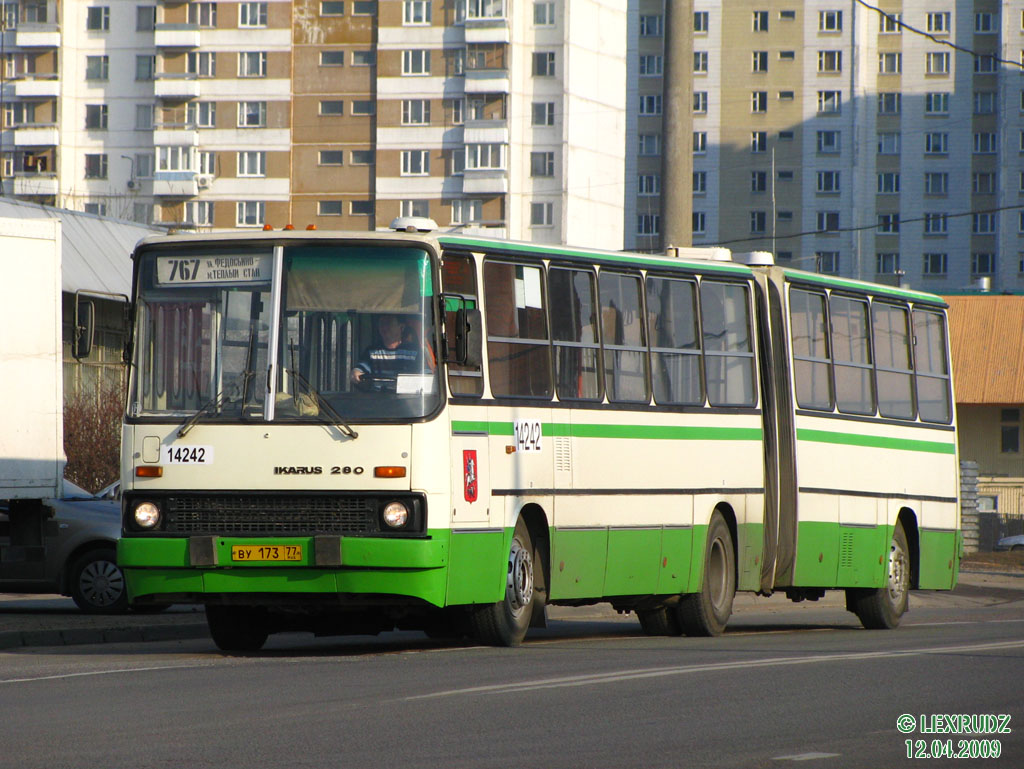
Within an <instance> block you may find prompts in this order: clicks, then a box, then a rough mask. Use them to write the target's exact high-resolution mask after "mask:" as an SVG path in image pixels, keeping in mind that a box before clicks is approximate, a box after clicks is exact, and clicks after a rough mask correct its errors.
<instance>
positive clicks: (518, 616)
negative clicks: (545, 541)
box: [470, 519, 543, 646]
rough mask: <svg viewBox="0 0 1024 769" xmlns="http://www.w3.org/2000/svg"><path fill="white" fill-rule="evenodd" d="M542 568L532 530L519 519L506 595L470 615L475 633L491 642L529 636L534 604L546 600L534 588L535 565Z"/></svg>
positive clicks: (504, 642)
mask: <svg viewBox="0 0 1024 769" xmlns="http://www.w3.org/2000/svg"><path fill="white" fill-rule="evenodd" d="M535 568H539V564H538V562H537V553H536V551H535V550H534V547H533V540H532V538H531V537H530V530H529V529H528V528H527V527H526V523H525V522H524V521H523V520H522V519H519V521H518V522H517V523H516V529H515V532H514V533H513V534H512V545H511V547H510V548H509V553H508V571H507V572H506V579H505V597H504V599H502V600H501V601H498V602H497V603H493V604H488V605H486V606H481V607H479V608H478V609H476V610H475V611H474V612H473V613H472V614H471V615H470V626H471V628H472V631H473V635H474V636H475V637H476V638H477V640H479V641H480V642H481V643H485V644H488V645H490V646H519V644H521V643H522V642H523V639H524V638H525V637H526V631H527V630H528V629H529V627H530V620H531V618H532V617H533V611H534V604H535V603H536V602H537V601H541V600H543V599H542V598H541V594H540V593H539V592H538V591H536V590H534V569H535Z"/></svg>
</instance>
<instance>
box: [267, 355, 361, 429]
mask: <svg viewBox="0 0 1024 769" xmlns="http://www.w3.org/2000/svg"><path fill="white" fill-rule="evenodd" d="M285 371H287V372H288V374H289V375H290V376H292V377H293V378H294V379H295V381H296V382H298V383H299V385H300V386H301V387H302V388H303V389H304V390H305V391H306V394H307V395H308V396H309V397H310V398H312V399H313V403H315V404H316V406H317V408H318V409H320V410H322V411H323V412H324V413H326V414H327V416H329V417H330V418H331V419H333V420H334V421H333V422H332V423H331V424H333V425H335V426H336V427H337V428H338V429H340V430H341V432H342V433H343V434H344V435H346V436H348V437H349V438H351V439H352V440H355V439H356V438H358V437H359V433H357V432H356V431H355V430H353V429H352V426H351V425H350V424H349V423H348V422H346V421H345V418H344V417H343V416H342V415H341V414H339V413H338V410H337V409H336V408H334V406H332V405H331V402H330V401H328V400H327V399H326V398H324V397H323V396H322V395H321V394H320V393H319V392H317V390H316V388H315V387H313V385H311V384H310V383H309V380H308V379H306V377H304V376H303V375H302V374H301V373H300V372H299V371H296V370H295V369H291V368H289V369H285Z"/></svg>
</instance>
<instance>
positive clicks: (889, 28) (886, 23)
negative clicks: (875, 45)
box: [878, 13, 903, 35]
mask: <svg viewBox="0 0 1024 769" xmlns="http://www.w3.org/2000/svg"><path fill="white" fill-rule="evenodd" d="M902 16H903V14H902V13H880V14H878V31H879V33H880V34H883V35H898V34H900V33H902V32H903V25H902V24H901V23H900V19H901V18H902Z"/></svg>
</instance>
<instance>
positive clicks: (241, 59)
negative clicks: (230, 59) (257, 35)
mask: <svg viewBox="0 0 1024 769" xmlns="http://www.w3.org/2000/svg"><path fill="white" fill-rule="evenodd" d="M238 76H239V77H266V76H267V54H266V51H242V52H240V53H239V54H238Z"/></svg>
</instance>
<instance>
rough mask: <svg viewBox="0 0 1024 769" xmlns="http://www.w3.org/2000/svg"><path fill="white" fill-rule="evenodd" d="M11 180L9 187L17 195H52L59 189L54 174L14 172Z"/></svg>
mask: <svg viewBox="0 0 1024 769" xmlns="http://www.w3.org/2000/svg"><path fill="white" fill-rule="evenodd" d="M13 182H14V184H12V185H11V187H10V188H9V189H10V190H11V191H12V192H13V193H14V194H15V195H17V196H19V197H53V196H54V195H56V194H57V192H58V189H59V185H58V183H57V175H56V174H39V173H19V172H15V177H14V179H13ZM4 186H5V187H6V186H7V185H4Z"/></svg>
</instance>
